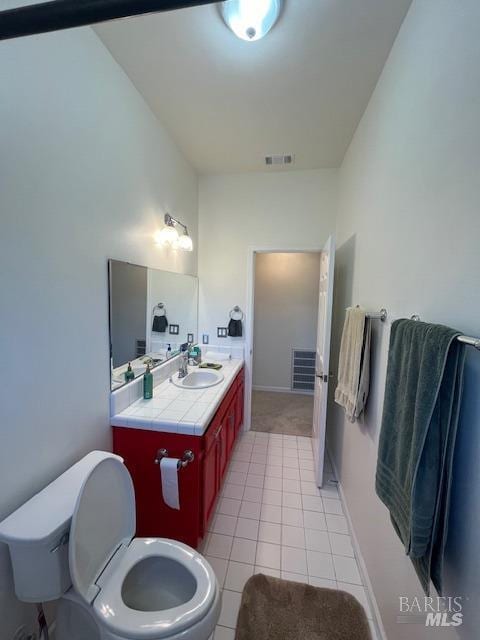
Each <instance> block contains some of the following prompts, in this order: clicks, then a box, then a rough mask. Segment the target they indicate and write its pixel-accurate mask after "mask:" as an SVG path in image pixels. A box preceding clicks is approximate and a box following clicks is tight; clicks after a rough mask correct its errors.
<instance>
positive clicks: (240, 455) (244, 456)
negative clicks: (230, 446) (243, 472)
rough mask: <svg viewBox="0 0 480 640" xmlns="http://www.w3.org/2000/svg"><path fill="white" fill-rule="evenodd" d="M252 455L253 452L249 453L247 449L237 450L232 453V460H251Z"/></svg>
mask: <svg viewBox="0 0 480 640" xmlns="http://www.w3.org/2000/svg"><path fill="white" fill-rule="evenodd" d="M251 457H252V454H251V453H247V452H246V451H236V452H235V453H234V454H233V455H232V461H234V460H236V461H238V462H250V458H251Z"/></svg>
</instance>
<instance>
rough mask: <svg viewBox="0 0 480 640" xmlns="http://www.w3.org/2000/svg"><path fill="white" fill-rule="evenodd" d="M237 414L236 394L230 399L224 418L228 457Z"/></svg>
mask: <svg viewBox="0 0 480 640" xmlns="http://www.w3.org/2000/svg"><path fill="white" fill-rule="evenodd" d="M236 415H237V396H236V395H235V396H234V397H233V398H232V401H231V403H230V405H229V407H228V411H227V416H226V420H225V428H226V430H227V456H228V457H229V458H230V455H231V453H232V449H233V445H234V443H235V433H236V432H235V425H236Z"/></svg>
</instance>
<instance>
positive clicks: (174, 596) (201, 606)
mask: <svg viewBox="0 0 480 640" xmlns="http://www.w3.org/2000/svg"><path fill="white" fill-rule="evenodd" d="M152 508H154V507H153V506H152ZM134 533H135V495H134V490H133V483H132V479H131V477H130V474H129V472H128V470H127V468H126V467H125V466H124V464H123V461H122V459H121V458H119V457H118V456H115V455H113V454H108V453H105V452H98V451H97V452H92V453H90V454H88V455H87V456H85V458H83V459H82V460H81V461H79V462H78V463H77V464H76V465H74V466H73V467H71V468H70V469H69V470H67V471H66V472H65V473H64V474H63V475H62V476H60V477H59V478H57V480H55V481H54V482H53V483H51V484H50V485H49V486H48V487H46V488H45V489H44V490H43V491H41V492H40V493H39V494H37V495H36V496H34V497H33V498H32V499H31V500H29V501H28V502H27V503H25V505H23V506H22V507H20V508H19V509H18V510H17V511H16V512H15V513H13V514H12V515H11V516H9V517H8V518H7V519H6V520H4V521H3V522H2V523H0V541H4V542H7V543H8V545H9V549H10V556H11V559H12V566H13V570H14V580H15V590H16V593H17V596H18V597H19V598H20V599H22V600H24V601H26V602H42V601H45V600H56V599H58V598H59V605H58V611H57V620H56V640H147V639H148V640H207V639H208V638H209V637H210V636H211V634H212V633H213V630H214V629H215V625H216V623H217V620H218V617H219V615H220V605H221V597H220V589H219V587H218V583H217V580H216V577H215V574H214V572H213V569H212V568H211V566H210V565H209V563H208V562H207V561H206V560H205V558H203V557H202V556H201V555H200V554H199V553H197V552H196V551H195V550H194V549H192V548H191V547H188V546H187V545H185V544H183V543H181V542H177V541H175V540H167V539H165V538H134Z"/></svg>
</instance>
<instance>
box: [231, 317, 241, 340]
mask: <svg viewBox="0 0 480 640" xmlns="http://www.w3.org/2000/svg"><path fill="white" fill-rule="evenodd" d="M242 332H243V327H242V321H241V320H234V319H233V318H231V320H230V322H229V323H228V335H229V336H230V337H232V338H241V337H242Z"/></svg>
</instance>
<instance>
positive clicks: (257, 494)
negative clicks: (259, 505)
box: [243, 487, 263, 502]
mask: <svg viewBox="0 0 480 640" xmlns="http://www.w3.org/2000/svg"><path fill="white" fill-rule="evenodd" d="M262 497H263V489H260V488H259V487H245V490H244V492H243V499H244V500H246V501H247V502H262Z"/></svg>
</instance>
